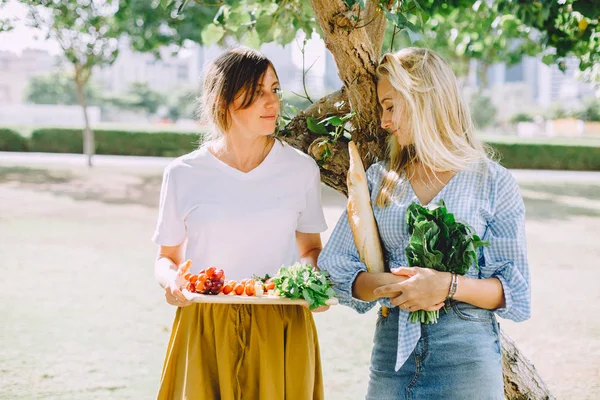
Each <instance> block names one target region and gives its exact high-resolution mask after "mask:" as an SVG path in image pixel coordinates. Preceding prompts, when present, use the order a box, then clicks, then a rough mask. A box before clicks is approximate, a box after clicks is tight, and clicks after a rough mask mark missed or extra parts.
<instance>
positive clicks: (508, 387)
mask: <svg viewBox="0 0 600 400" xmlns="http://www.w3.org/2000/svg"><path fill="white" fill-rule="evenodd" d="M500 332H501V336H500V341H501V343H502V369H503V372H504V395H505V396H506V398H507V399H513V400H528V399H535V400H538V399H539V400H554V396H552V394H551V393H550V391H549V390H548V388H547V387H546V385H545V384H544V382H543V381H542V379H541V377H540V376H539V375H538V373H537V371H536V369H535V367H534V366H533V364H531V362H529V360H528V359H527V358H525V357H524V356H523V355H522V354H521V352H520V351H519V349H518V348H517V347H516V346H515V342H513V341H512V339H511V338H510V337H508V336H507V335H506V334H504V333H503V332H502V331H500Z"/></svg>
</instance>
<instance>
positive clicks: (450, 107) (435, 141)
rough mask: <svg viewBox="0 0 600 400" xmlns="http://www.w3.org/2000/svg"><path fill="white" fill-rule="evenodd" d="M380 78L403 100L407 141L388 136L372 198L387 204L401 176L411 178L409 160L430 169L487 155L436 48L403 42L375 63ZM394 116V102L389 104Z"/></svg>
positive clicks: (457, 166) (462, 165)
mask: <svg viewBox="0 0 600 400" xmlns="http://www.w3.org/2000/svg"><path fill="white" fill-rule="evenodd" d="M381 78H386V79H388V80H389V82H390V84H391V85H392V87H393V88H394V89H395V90H397V91H398V93H399V95H400V97H401V99H402V100H403V101H404V104H405V106H406V111H405V115H407V116H408V121H406V123H407V124H408V126H409V127H410V133H409V135H410V139H411V140H410V141H411V143H412V144H411V145H408V146H401V145H400V144H399V143H398V140H397V138H396V137H395V136H394V135H390V136H389V138H388V158H387V160H386V161H387V170H388V171H387V173H386V174H385V176H384V178H383V181H382V183H381V186H380V188H379V193H378V194H377V198H376V200H375V204H376V205H377V206H378V207H386V206H388V205H389V204H390V203H391V201H392V198H393V196H394V193H395V192H396V189H397V187H398V184H399V183H400V180H401V176H402V175H403V174H405V176H406V178H407V179H410V178H412V176H413V175H414V170H415V168H414V167H415V162H416V161H420V162H421V163H422V164H424V165H425V166H427V167H428V168H430V169H431V170H432V171H434V173H435V172H436V171H437V172H442V171H455V172H458V171H460V170H463V169H466V168H467V167H468V166H469V165H470V164H472V163H473V162H475V161H477V160H482V159H485V158H488V155H489V154H490V150H489V149H488V148H487V147H486V146H484V145H483V144H482V143H481V142H480V141H479V140H478V139H477V138H476V137H475V136H474V134H473V133H474V127H473V122H472V121H471V114H470V113H469V108H468V107H467V105H466V104H465V102H464V100H463V99H462V98H461V96H460V92H459V89H458V83H457V81H456V76H455V75H454V73H453V72H452V68H451V67H450V65H449V64H448V63H447V62H446V61H445V60H444V59H443V58H442V57H441V56H440V55H439V54H438V53H436V52H434V51H432V50H429V49H423V48H417V47H409V48H405V49H402V50H400V51H398V52H397V53H393V54H390V53H388V54H385V55H384V56H383V57H382V59H381V62H380V63H379V66H378V67H377V79H381ZM394 109H395V113H394V116H393V120H394V121H398V118H399V114H398V111H399V109H400V107H394Z"/></svg>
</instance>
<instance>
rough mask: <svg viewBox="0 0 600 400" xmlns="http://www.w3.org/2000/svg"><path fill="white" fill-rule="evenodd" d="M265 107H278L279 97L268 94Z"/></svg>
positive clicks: (274, 94)
mask: <svg viewBox="0 0 600 400" xmlns="http://www.w3.org/2000/svg"><path fill="white" fill-rule="evenodd" d="M265 107H267V108H273V107H279V96H278V95H277V93H269V96H268V97H267V103H266V104H265Z"/></svg>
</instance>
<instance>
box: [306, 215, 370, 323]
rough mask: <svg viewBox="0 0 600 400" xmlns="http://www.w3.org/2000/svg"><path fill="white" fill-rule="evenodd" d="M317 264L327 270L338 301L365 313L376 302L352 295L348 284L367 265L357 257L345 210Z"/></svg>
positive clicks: (350, 284)
mask: <svg viewBox="0 0 600 400" xmlns="http://www.w3.org/2000/svg"><path fill="white" fill-rule="evenodd" d="M317 265H318V266H319V268H320V269H322V270H325V271H327V272H328V273H329V276H330V278H331V281H332V282H333V283H334V287H333V288H334V290H335V291H336V293H337V297H338V300H339V301H340V303H341V304H344V305H347V306H349V307H352V308H354V309H355V310H356V311H358V312H359V313H361V314H362V313H366V312H367V311H369V310H370V309H371V308H373V307H374V306H375V304H376V303H377V302H375V301H373V302H366V301H362V300H360V299H357V298H355V297H353V296H352V284H353V283H354V280H355V279H356V276H357V275H358V274H359V273H360V272H363V271H364V272H366V271H367V266H366V265H365V264H364V263H362V262H361V261H360V256H359V254H358V250H357V249H356V245H355V244H354V236H353V235H352V230H351V229H350V223H349V222H348V211H347V210H346V211H344V213H343V214H342V216H341V217H340V219H339V221H338V223H337V225H336V226H335V229H334V230H333V232H332V233H331V237H330V238H329V241H328V242H327V244H326V245H325V248H324V249H323V251H322V252H321V254H320V255H319V260H318V262H317Z"/></svg>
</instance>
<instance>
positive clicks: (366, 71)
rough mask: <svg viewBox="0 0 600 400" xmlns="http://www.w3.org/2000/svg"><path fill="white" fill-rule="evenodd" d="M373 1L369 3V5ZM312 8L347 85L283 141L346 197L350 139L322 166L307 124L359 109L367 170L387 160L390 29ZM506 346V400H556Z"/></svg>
mask: <svg viewBox="0 0 600 400" xmlns="http://www.w3.org/2000/svg"><path fill="white" fill-rule="evenodd" d="M371 3H372V2H371V1H369V5H370V4H371ZM311 5H312V7H313V9H314V11H315V15H316V16H317V20H318V22H319V25H320V26H321V28H322V30H323V38H324V40H325V44H326V46H327V48H328V49H329V51H331V53H332V55H333V58H334V60H335V62H336V65H337V68H338V73H339V76H340V79H341V80H342V81H343V82H344V87H343V88H342V89H340V90H339V91H337V92H335V93H332V94H330V95H328V96H326V97H324V98H322V99H321V100H319V101H317V102H316V103H314V104H313V105H311V106H310V107H309V108H307V109H306V110H305V111H303V112H300V113H299V114H298V115H297V116H296V117H295V118H294V119H293V120H292V121H291V122H290V123H289V124H288V125H287V126H286V129H285V136H284V137H283V139H284V140H285V141H287V142H288V143H290V145H292V146H294V147H296V148H297V149H300V150H302V151H303V152H305V153H307V154H309V155H311V156H312V157H313V158H314V159H315V160H317V162H320V164H321V178H322V180H323V182H324V183H325V184H327V185H328V186H330V187H332V188H334V189H336V190H337V191H339V192H341V193H343V194H344V195H347V192H348V190H347V187H346V174H347V172H348V167H349V156H348V148H347V141H346V140H345V139H344V138H340V139H339V140H338V141H336V143H332V144H327V145H328V146H329V150H330V152H331V153H332V155H331V157H329V158H327V159H326V160H325V161H324V162H323V159H322V155H323V153H324V148H323V146H319V143H321V142H323V141H324V140H325V139H328V138H322V137H319V136H318V135H316V134H314V133H312V132H310V131H309V130H308V129H307V126H306V118H307V117H309V116H312V117H315V118H317V119H322V118H323V117H325V116H328V115H343V114H346V113H347V112H349V111H350V110H353V111H355V112H356V113H357V116H356V117H355V118H353V120H352V124H353V126H354V130H353V132H352V140H353V141H355V142H356V143H357V145H358V147H359V150H360V152H361V154H362V158H363V163H364V164H365V168H368V167H369V166H370V165H371V164H372V162H373V161H375V160H377V159H379V160H381V159H384V156H385V148H386V138H387V135H388V134H387V132H385V131H383V130H382V129H380V128H379V112H378V108H377V97H376V81H375V68H376V63H377V62H378V58H379V53H380V50H381V46H380V45H379V40H383V34H384V31H385V20H380V21H378V20H373V22H372V23H371V24H369V25H366V26H362V27H360V29H353V28H352V27H353V22H352V20H351V19H350V18H349V17H350V16H352V15H353V13H354V12H355V11H356V10H348V8H347V6H346V5H345V4H344V3H343V2H341V1H340V0H311ZM373 12H374V10H373V9H372V8H371V9H370V10H368V12H367V18H368V16H369V15H372V14H373ZM382 14H383V13H382ZM369 21H370V19H366V21H365V23H368V22H369ZM380 38H381V39H380ZM340 101H346V103H345V105H344V106H343V107H336V106H335V104H336V103H338V104H339V102H340ZM348 103H349V104H348ZM501 343H502V354H503V356H502V359H503V374H504V385H505V395H506V398H507V399H511V400H512V399H514V400H522V399H553V397H552V395H551V394H550V391H549V390H548V388H547V387H546V385H545V384H544V382H543V381H542V379H541V378H540V376H539V375H538V373H537V371H536V370H535V368H534V367H533V365H532V364H531V363H530V362H529V361H528V360H527V359H526V358H525V357H524V356H523V355H522V354H521V353H520V351H519V349H517V348H516V347H515V345H514V343H513V341H512V340H511V339H510V338H509V337H508V336H506V335H505V334H504V333H503V332H502V333H501ZM482 384H484V383H482Z"/></svg>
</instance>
